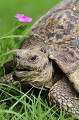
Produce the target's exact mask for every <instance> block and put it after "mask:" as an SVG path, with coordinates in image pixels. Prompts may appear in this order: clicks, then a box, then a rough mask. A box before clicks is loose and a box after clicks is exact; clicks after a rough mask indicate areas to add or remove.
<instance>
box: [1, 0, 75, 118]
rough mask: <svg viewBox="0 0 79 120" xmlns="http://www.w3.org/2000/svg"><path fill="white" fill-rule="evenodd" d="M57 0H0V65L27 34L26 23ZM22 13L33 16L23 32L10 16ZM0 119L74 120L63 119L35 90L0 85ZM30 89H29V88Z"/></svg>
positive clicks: (42, 12) (34, 19)
mask: <svg viewBox="0 0 79 120" xmlns="http://www.w3.org/2000/svg"><path fill="white" fill-rule="evenodd" d="M59 1H60V0H55V1H53V0H50V1H46V0H26V1H25V0H24V1H23V0H19V1H15V0H13V1H12V0H7V1H5V0H1V1H0V16H1V17H0V66H2V65H3V63H5V62H6V61H8V60H10V59H11V58H12V54H13V51H14V50H15V49H16V48H18V46H19V45H20V43H21V42H22V41H23V39H24V38H26V37H27V36H28V33H29V31H30V26H31V25H32V24H33V23H34V22H35V21H36V20H37V19H38V18H39V17H40V16H41V15H43V14H44V13H45V12H46V11H47V10H49V9H50V8H51V7H52V6H54V4H56V3H57V2H59ZM17 13H23V14H25V15H27V16H30V17H32V18H33V22H32V23H29V24H27V29H26V30H25V31H23V28H22V30H20V29H19V31H18V29H17V28H18V26H17V27H16V20H15V19H14V15H15V14H17ZM1 70H2V69H1ZM1 70H0V72H2V71H1ZM10 89H13V90H14V91H18V93H19V94H18V95H13V94H10V92H9V91H10ZM0 90H1V92H0V120H43V119H44V120H71V119H72V120H74V118H65V113H64V112H62V110H61V111H60V113H59V114H58V113H57V109H56V107H55V106H53V107H52V108H50V107H49V105H48V103H47V101H46V99H42V98H41V95H40V93H39V95H38V96H35V95H34V94H33V92H30V90H29V91H28V92H26V93H25V94H24V93H23V92H22V91H21V90H17V89H15V88H14V87H12V86H9V85H5V84H0ZM31 91H32V90H31Z"/></svg>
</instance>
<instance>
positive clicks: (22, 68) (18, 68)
mask: <svg viewBox="0 0 79 120" xmlns="http://www.w3.org/2000/svg"><path fill="white" fill-rule="evenodd" d="M15 71H18V72H23V71H28V72H30V71H33V68H31V67H30V66H19V67H16V70H15Z"/></svg>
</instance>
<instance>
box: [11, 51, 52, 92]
mask: <svg viewBox="0 0 79 120" xmlns="http://www.w3.org/2000/svg"><path fill="white" fill-rule="evenodd" d="M14 62H15V64H16V68H15V71H14V74H13V78H14V80H18V81H20V82H21V84H25V85H26V86H28V85H31V86H33V87H35V88H38V89H43V90H47V89H50V88H51V86H52V73H53V72H54V70H53V67H52V61H51V60H50V59H49V58H48V55H47V54H46V53H44V52H42V51H39V50H36V49H19V50H16V51H15V52H14Z"/></svg>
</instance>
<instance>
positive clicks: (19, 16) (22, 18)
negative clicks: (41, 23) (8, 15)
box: [14, 14, 32, 22]
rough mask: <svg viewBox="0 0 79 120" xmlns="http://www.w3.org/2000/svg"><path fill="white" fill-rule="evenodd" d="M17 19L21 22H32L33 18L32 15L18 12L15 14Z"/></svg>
mask: <svg viewBox="0 0 79 120" xmlns="http://www.w3.org/2000/svg"><path fill="white" fill-rule="evenodd" d="M14 17H15V18H16V19H18V21H20V22H32V18H31V17H27V16H25V15H23V14H16V15H15V16H14Z"/></svg>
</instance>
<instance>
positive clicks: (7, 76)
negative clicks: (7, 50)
mask: <svg viewBox="0 0 79 120" xmlns="http://www.w3.org/2000/svg"><path fill="white" fill-rule="evenodd" d="M0 83H5V84H10V85H14V86H17V85H18V84H19V82H18V81H15V80H14V79H13V74H12V73H9V74H5V75H4V76H2V77H0Z"/></svg>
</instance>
